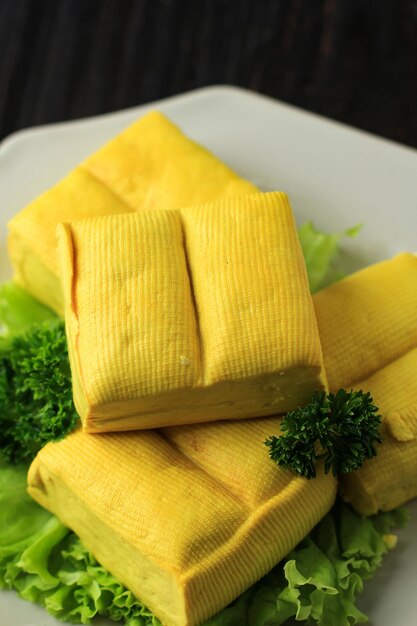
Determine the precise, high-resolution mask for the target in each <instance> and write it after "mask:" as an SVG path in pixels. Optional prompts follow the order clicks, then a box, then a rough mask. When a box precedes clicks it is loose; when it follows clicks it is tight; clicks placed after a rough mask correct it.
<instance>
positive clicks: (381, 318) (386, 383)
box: [313, 253, 417, 515]
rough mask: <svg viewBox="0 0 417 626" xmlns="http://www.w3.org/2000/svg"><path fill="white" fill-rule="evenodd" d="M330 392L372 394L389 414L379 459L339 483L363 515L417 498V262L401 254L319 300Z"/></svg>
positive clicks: (384, 413) (316, 301) (384, 418)
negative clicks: (340, 389)
mask: <svg viewBox="0 0 417 626" xmlns="http://www.w3.org/2000/svg"><path fill="white" fill-rule="evenodd" d="M313 301H314V306H315V311H316V316H317V321H318V325H319V331H320V339H321V342H322V347H323V357H324V363H325V367H326V373H327V377H328V381H329V387H330V390H331V391H336V390H337V389H339V388H340V387H344V388H347V389H351V388H352V389H357V390H359V389H362V390H363V391H370V392H371V395H372V398H373V400H374V404H375V405H376V406H377V407H378V408H379V412H380V414H381V416H382V429H381V434H382V438H383V442H382V444H378V445H377V456H376V457H374V458H372V459H370V460H368V461H366V462H365V463H364V465H363V467H362V468H361V469H360V470H357V471H356V472H352V473H351V474H346V475H344V476H343V475H342V476H341V478H340V491H341V495H342V496H343V497H344V499H345V500H347V501H348V502H350V503H351V504H352V505H353V506H354V507H355V509H356V510H357V511H359V512H360V513H362V514H363V515H373V514H375V513H377V511H379V510H383V511H388V510H391V509H394V508H396V507H398V506H400V505H402V504H404V503H405V502H407V501H408V500H411V499H412V498H414V497H417V376H416V372H417V258H416V256H415V255H413V254H407V253H404V254H400V255H398V256H396V257H394V258H393V259H391V260H388V261H384V262H382V263H377V264H375V265H372V266H370V267H369V268H366V269H364V270H361V271H360V272H357V273H356V274H353V275H352V276H350V277H348V278H346V279H344V280H342V281H340V282H338V283H335V284H334V285H332V286H330V287H328V288H327V289H324V290H323V291H321V292H318V293H317V294H315V295H314V296H313Z"/></svg>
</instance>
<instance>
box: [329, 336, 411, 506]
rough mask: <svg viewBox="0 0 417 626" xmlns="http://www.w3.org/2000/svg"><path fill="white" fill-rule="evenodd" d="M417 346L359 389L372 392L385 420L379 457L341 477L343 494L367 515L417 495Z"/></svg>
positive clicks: (358, 386) (397, 504)
mask: <svg viewBox="0 0 417 626" xmlns="http://www.w3.org/2000/svg"><path fill="white" fill-rule="evenodd" d="M416 372H417V348H415V349H414V350H411V351H410V352H407V353H406V354H405V355H404V356H402V357H400V358H399V359H397V360H395V361H393V362H392V363H390V364H389V365H387V366H386V367H384V368H382V369H381V370H379V371H377V372H376V373H375V374H373V375H372V376H370V377H369V378H367V379H366V380H364V381H361V382H360V383H357V384H356V385H355V386H354V388H356V389H368V390H370V391H371V394H372V397H373V399H374V402H375V404H376V405H377V406H378V408H379V409H380V413H381V415H382V416H383V425H382V437H383V443H382V444H380V445H378V447H377V450H378V454H377V456H376V457H374V458H373V459H372V460H370V461H366V462H365V464H364V466H363V467H362V468H361V469H360V470H359V471H356V472H352V473H351V474H346V475H345V476H342V477H341V479H340V492H341V495H342V496H343V498H344V499H345V500H347V501H348V502H350V503H351V504H352V506H354V507H355V509H356V510H357V511H359V512H360V513H362V514H363V515H373V514H375V513H377V512H378V511H379V510H382V511H390V510H391V509H394V508H396V507H398V506H401V505H402V504H404V503H405V502H407V501H408V500H411V499H412V498H415V497H417V376H416Z"/></svg>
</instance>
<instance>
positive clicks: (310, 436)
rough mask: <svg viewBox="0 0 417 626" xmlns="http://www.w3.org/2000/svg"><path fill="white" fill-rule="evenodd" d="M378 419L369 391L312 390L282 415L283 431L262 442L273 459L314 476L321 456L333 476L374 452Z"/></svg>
mask: <svg viewBox="0 0 417 626" xmlns="http://www.w3.org/2000/svg"><path fill="white" fill-rule="evenodd" d="M380 425H381V416H380V415H378V408H377V407H376V406H374V404H373V400H372V398H371V395H370V393H369V392H367V393H364V392H363V391H350V392H348V391H346V390H345V389H339V391H338V392H337V393H336V394H333V393H329V394H328V395H326V393H325V392H324V391H323V392H315V393H314V394H313V396H312V399H311V402H310V404H308V405H307V406H305V407H300V408H298V409H296V410H295V411H291V412H290V413H288V414H287V415H286V416H285V417H284V419H283V420H282V423H281V431H282V433H283V434H282V435H281V436H279V437H276V436H275V435H272V436H271V437H269V438H268V439H267V440H266V441H265V445H266V446H268V447H269V456H270V457H271V459H272V460H273V461H275V462H276V463H277V464H278V465H282V466H284V467H287V468H289V469H292V470H293V471H294V472H296V473H297V474H300V475H301V476H305V477H306V478H314V477H315V476H316V465H317V463H318V462H320V461H324V471H325V472H326V474H327V473H328V472H329V471H330V470H332V472H333V475H334V476H336V475H337V474H344V473H348V472H352V471H354V470H356V469H358V468H359V467H361V466H362V465H363V463H364V461H365V460H366V459H369V458H371V457H373V456H375V455H376V449H375V445H374V444H375V443H376V442H381V437H380V434H379V427H380Z"/></svg>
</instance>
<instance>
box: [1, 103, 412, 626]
mask: <svg viewBox="0 0 417 626" xmlns="http://www.w3.org/2000/svg"><path fill="white" fill-rule="evenodd" d="M9 241H10V256H11V259H12V262H13V264H14V268H15V279H16V280H17V281H18V282H19V283H20V284H22V285H23V286H24V287H25V288H26V289H28V291H30V292H31V293H33V294H34V295H35V296H36V297H38V298H39V299H40V300H42V301H43V302H45V303H46V304H49V306H51V307H52V308H54V309H55V310H56V311H58V312H60V313H61V314H64V315H65V321H66V328H67V336H68V346H69V353H70V361H71V368H72V375H73V388H74V400H75V403H76V407H77V410H78V412H79V414H80V416H81V420H82V426H83V427H82V429H81V428H80V429H79V430H78V431H77V432H75V433H73V434H71V435H70V436H69V437H67V438H66V439H65V440H64V441H61V442H59V443H55V444H48V445H47V446H46V447H45V448H44V449H43V450H42V451H41V452H40V453H39V454H38V456H37V458H36V459H35V461H34V462H33V464H32V467H31V469H30V472H29V492H30V493H31V495H32V496H33V497H34V498H35V499H36V500H37V501H38V502H40V503H41V504H42V505H43V506H45V507H46V508H48V509H49V510H51V511H52V512H54V513H55V514H57V515H58V517H59V518H60V519H61V520H62V521H63V523H64V524H66V525H68V526H69V527H71V528H72V529H73V530H74V531H75V532H76V533H77V534H78V535H79V536H80V537H81V539H82V541H83V542H84V543H85V545H86V546H87V547H88V548H89V549H90V550H91V552H92V553H93V554H94V555H95V556H96V558H97V559H98V560H99V561H100V562H101V563H102V564H103V565H104V566H105V567H107V568H108V569H109V570H110V571H111V572H112V573H113V574H114V575H116V576H117V577H118V578H119V579H120V580H121V581H122V582H124V583H125V585H126V586H127V587H129V588H130V589H131V590H132V591H133V592H134V593H135V594H136V595H137V596H138V597H139V598H140V599H141V600H142V601H143V602H144V603H145V604H147V605H148V607H149V608H150V609H151V610H152V611H153V612H154V613H155V615H156V616H157V617H158V618H159V619H160V620H161V621H162V623H163V624H167V625H168V626H171V625H172V626H193V625H198V624H200V623H202V622H203V621H204V620H205V619H207V618H208V617H210V616H211V615H213V614H214V613H215V612H217V611H218V610H220V609H221V608H223V607H224V606H225V605H226V604H227V603H228V602H230V601H231V600H233V599H234V598H236V597H237V596H238V595H239V594H240V593H241V592H242V591H244V590H245V589H246V588H247V587H248V586H250V585H251V584H253V583H254V582H255V581H256V580H258V579H259V578H260V577H261V576H262V575H264V574H265V573H266V572H267V571H268V570H269V569H271V568H272V567H273V566H274V565H275V564H276V563H277V562H278V561H279V560H280V559H281V558H283V557H284V556H285V555H286V554H287V553H288V552H289V551H290V550H291V548H292V547H294V546H295V545H296V544H297V543H298V542H299V541H300V540H301V539H302V538H303V537H304V536H305V535H306V534H307V533H308V532H309V531H310V530H311V528H312V527H313V526H314V525H315V524H316V523H317V522H318V521H319V520H320V518H321V517H323V515H324V514H325V513H326V512H327V511H328V510H329V509H330V507H331V506H332V504H333V502H334V498H335V495H336V489H337V483H336V480H335V479H334V478H333V477H332V476H330V475H325V474H324V473H323V472H322V471H319V472H318V476H317V478H316V479H314V480H312V481H307V480H306V479H303V478H300V477H298V476H296V475H295V474H293V473H291V472H290V471H288V470H285V469H282V468H278V467H276V466H274V465H273V464H272V463H271V461H270V460H269V458H268V454H267V451H266V448H265V446H264V445H263V442H264V440H265V439H266V438H267V437H268V436H269V435H270V434H272V433H274V432H277V429H278V430H279V423H280V417H277V415H282V414H283V413H285V412H287V411H289V410H291V409H294V408H296V407H297V406H299V405H303V404H306V403H307V402H308V399H309V397H310V396H311V393H312V392H313V391H314V390H323V389H327V388H328V385H327V377H328V380H329V386H330V388H331V389H332V390H333V389H336V388H338V386H344V387H351V386H354V387H356V386H357V384H359V383H360V384H365V383H366V385H368V386H367V387H366V389H365V390H367V389H368V388H369V389H370V390H371V392H372V393H374V394H375V396H376V397H375V401H376V402H377V401H378V394H379V397H380V398H381V402H382V406H381V410H383V412H384V417H385V414H386V415H387V420H385V422H384V428H386V429H387V432H389V433H390V436H392V438H393V444H392V446H391V448H390V453H389V455H388V456H386V455H385V456H384V455H382V454H381V456H380V458H381V462H382V463H383V467H384V472H385V474H387V473H389V472H390V467H391V465H390V464H392V463H393V462H395V459H397V457H399V456H400V455H403V451H404V447H403V449H401V450H400V449H399V448H398V445H397V444H398V441H399V439H398V437H400V438H401V437H403V439H404V437H406V440H404V442H405V443H406V446H408V447H406V450H407V451H409V450H410V452H407V453H406V456H407V455H408V456H407V459H408V458H410V459H411V460H410V461H408V460H407V462H406V466H407V472H408V473H407V479H406V480H407V487H406V488H405V489H404V490H403V492H402V495H401V496H396V497H395V498H392V499H391V500H390V499H389V498H388V499H387V498H385V499H384V498H381V499H378V497H376V496H375V492H377V493H378V494H380V491H381V489H380V486H379V485H380V482H381V479H380V477H378V479H379V483H378V482H377V483H376V487H375V488H374V487H373V485H374V480H376V481H377V480H378V479H376V478H375V477H374V472H373V463H375V462H374V461H371V462H369V464H368V465H367V466H366V467H364V468H363V470H361V472H360V473H357V476H358V477H357V478H353V479H346V481H344V483H343V494H344V495H345V497H346V498H347V499H349V500H350V501H351V502H352V503H353V505H354V506H356V507H357V508H358V509H359V510H361V511H363V512H365V513H367V512H368V511H371V512H374V509H376V510H377V509H378V508H389V507H390V506H396V505H397V504H398V503H399V501H404V499H405V498H406V497H411V496H412V495H416V494H415V490H414V487H409V484H412V485H415V483H416V482H417V479H416V478H417V467H416V464H415V463H414V461H413V458H414V456H415V454H414V450H415V448H413V447H412V446H413V445H414V443H412V444H411V443H410V441H412V442H414V435H415V434H416V431H415V423H416V422H417V419H416V416H415V415H414V413H413V410H414V409H413V406H414V408H415V406H416V403H417V393H416V389H415V385H414V386H413V385H411V391H410V394H409V397H407V400H406V402H405V403H403V404H401V402H400V400H401V401H402V399H403V398H401V397H400V395H401V394H400V387H401V379H402V375H403V371H406V372H410V380H411V379H412V375H411V365H409V361H408V357H409V354H411V359H412V358H413V354H414V353H413V349H414V348H417V343H416V341H415V335H414V330H410V327H411V326H412V323H411V320H412V317H413V315H415V313H416V303H417V291H416V289H415V288H414V283H413V280H414V278H415V272H416V271H417V268H416V264H417V260H416V259H414V257H412V256H411V255H404V257H399V259H396V260H394V261H392V262H389V263H388V265H387V266H385V265H384V264H381V265H378V266H376V269H375V268H374V269H372V268H371V269H370V270H366V271H365V274H358V275H357V276H354V277H352V278H351V279H347V281H342V282H341V283H339V284H338V285H336V286H334V287H330V288H328V289H327V290H325V291H323V292H322V293H320V294H318V295H317V296H316V297H315V299H314V303H313V301H312V299H311V296H310V294H309V290H308V282H307V276H306V271H305V266H304V261H303V258H302V252H301V248H300V244H299V242H298V237H297V232H296V227H295V223H294V219H293V215H292V211H291V208H290V205H289V202H288V199H287V197H286V196H285V194H283V193H280V192H271V193H261V192H258V191H257V190H256V189H255V187H254V186H253V185H251V184H250V183H248V182H247V181H244V180H242V179H241V178H240V177H239V176H238V175H237V174H235V173H234V172H232V171H231V170H230V169H229V168H228V167H226V166H225V165H223V164H222V163H221V162H219V161H218V160H217V159H216V158H215V157H214V156H213V155H211V154H210V153H208V152H207V151H206V150H205V149H203V148H201V147H200V146H198V145H197V144H195V143H194V142H192V141H190V140H189V139H187V138H186V137H185V136H184V135H183V134H182V133H181V132H180V131H179V130H178V129H177V128H176V127H175V126H174V125H173V124H171V123H170V122H169V121H168V120H167V119H166V118H164V116H162V115H161V114H159V113H156V112H155V113H151V114H148V115H147V116H145V117H144V118H142V119H141V120H139V121H138V122H137V123H136V124H134V125H133V126H132V127H130V128H129V129H127V130H126V131H125V132H124V133H122V134H121V135H120V136H119V137H117V138H116V139H115V140H113V141H112V142H110V143H109V144H108V145H107V146H105V147H104V148H103V149H101V150H100V151H99V152H97V153H96V154H95V155H93V156H92V157H90V158H89V159H87V160H86V161H85V162H84V163H83V164H81V165H80V166H79V167H78V168H76V170H74V171H73V172H72V173H71V174H69V176H68V177H67V178H66V179H64V180H63V181H61V182H60V183H59V184H58V185H57V186H56V187H55V188H53V189H52V190H50V191H48V192H46V193H45V194H44V195H43V196H41V197H40V198H38V199H37V200H35V201H34V202H33V203H32V204H31V205H29V206H28V207H27V208H26V209H24V210H23V211H22V212H21V213H20V214H18V215H17V216H16V217H15V218H14V219H13V220H12V222H11V224H10V240H9ZM366 272H368V273H366ZM375 275H376V277H377V279H378V284H379V283H381V285H384V284H389V285H391V284H392V286H394V285H395V284H396V285H397V291H399V292H401V294H403V296H404V297H403V300H401V313H399V312H398V310H397V309H396V308H395V307H389V306H388V304H389V300H390V298H391V295H390V293H389V287H388V288H387V287H383V286H382V287H381V288H380V290H379V292H378V293H379V296H378V297H379V299H377V301H375V299H374V298H375V296H374V294H373V292H372V297H369V298H368V297H367V290H368V288H370V289H371V290H372V285H374V282H375ZM384 281H385V282H384ZM386 281H388V283H386ZM390 281H391V282H390ZM404 281H406V284H405V286H404ZM407 281H408V282H407ZM415 284H416V285H417V281H415ZM398 285H403V287H404V288H403V289H402V288H401V286H398ZM409 289H411V291H412V293H413V294H414V295H412V296H409ZM381 311H383V312H384V314H383V315H380V313H381ZM363 312H365V316H366V320H367V324H365V323H364V320H363ZM343 315H344V317H343ZM339 320H340V323H339ZM340 324H342V328H343V332H341V326H340ZM347 329H348V330H347ZM319 331H320V336H319ZM386 331H387V332H388V331H389V332H390V333H391V334H390V340H389V342H387V345H386V347H385V351H381V352H378V350H374V349H373V346H374V344H375V345H376V344H377V343H378V341H379V339H378V338H379V337H380V334H381V333H382V334H384V333H385V332H386ZM358 337H360V338H361V339H360V341H357V338H358ZM320 340H321V341H320ZM398 341H400V347H398ZM401 342H402V343H401ZM355 346H356V347H355ZM349 350H350V352H348V351H349ZM355 350H356V352H355ZM397 353H398V354H397ZM347 354H348V357H347V356H346V355H347ZM364 355H365V356H364ZM402 357H407V358H406V359H405V361H404V362H403V361H401V358H402ZM398 360H400V361H401V364H400V365H401V367H402V369H401V370H400V369H399V367H400V366H398V367H397V361H398ZM361 365H363V367H362V369H360V366H361ZM389 367H391V370H388V373H386V368H389ZM392 370H393V371H394V373H395V376H396V380H397V381H398V394H397V395H396V396H394V399H393V400H392V402H391V404H389V401H388V400H387V404H384V402H385V400H384V398H385V397H388V394H386V395H385V396H384V395H383V393H384V389H385V388H384V380H385V382H386V380H387V377H389V380H390V381H391V374H390V372H391V371H392ZM381 372H382V374H381ZM326 374H327V377H326ZM378 375H380V378H381V376H382V378H381V380H382V382H378V384H377V383H376V382H374V379H375V377H377V378H378ZM384 376H385V378H384ZM395 376H394V377H395ZM379 380H380V379H378V381H379ZM378 385H379V386H378ZM373 388H375V391H374V389H373ZM380 389H381V392H379V390H380ZM390 397H391V396H390ZM413 399H414V400H413ZM413 402H414V405H413ZM403 405H404V406H403ZM405 405H406V406H405ZM410 415H411V416H412V417H410ZM271 416H272V417H271ZM393 416H394V417H393ZM254 418H256V419H254ZM413 420H414V421H413ZM385 424H386V426H385ZM413 424H414V427H413ZM404 425H405V426H404ZM128 431H129V432H128ZM92 433H94V434H92ZM393 433H394V434H393ZM395 433H396V434H395ZM398 433H400V435H398ZM404 433H406V434H404ZM410 433H411V434H410ZM396 437H397V439H396ZM400 447H401V446H400ZM381 448H382V449H383V450H384V451H385V449H387V450H388V445H387V444H386V443H384V444H383V446H382V447H381ZM378 459H379V457H378ZM393 459H394V461H393ZM369 476H370V478H369ZM400 482H401V478H400V477H399V478H398V479H396V486H398V485H399V484H400ZM369 485H371V486H369ZM386 491H387V492H389V491H391V492H392V489H389V488H388V489H386ZM396 493H397V494H398V493H401V488H398V489H396Z"/></svg>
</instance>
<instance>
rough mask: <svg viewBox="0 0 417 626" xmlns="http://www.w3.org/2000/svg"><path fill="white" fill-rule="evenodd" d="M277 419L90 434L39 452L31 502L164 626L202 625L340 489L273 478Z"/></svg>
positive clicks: (324, 481)
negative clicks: (269, 445) (271, 450)
mask: <svg viewBox="0 0 417 626" xmlns="http://www.w3.org/2000/svg"><path fill="white" fill-rule="evenodd" d="M279 424H280V419H279V418H276V417H274V418H261V419H256V420H245V421H240V422H231V421H229V422H221V423H212V424H199V425H193V426H182V427H181V426H180V427H176V428H166V429H161V430H158V431H138V432H132V433H111V434H110V433H108V434H102V435H88V434H86V433H84V432H83V431H81V430H79V431H77V432H75V433H73V434H71V435H69V436H68V437H67V438H66V439H64V440H63V441H60V442H58V443H53V444H48V445H47V446H46V447H45V448H43V449H42V450H41V451H40V452H39V454H38V456H37V457H36V459H35V460H34V462H33V463H32V466H31V468H30V471H29V477H28V482H29V493H30V495H31V496H32V497H33V498H34V499H35V500H37V501H38V502H39V503H40V504H41V505H42V506H44V507H45V508H47V509H49V510H50V511H52V512H53V513H54V514H56V515H57V516H58V517H59V518H60V520H61V521H62V522H63V523H64V524H65V525H67V526H69V527H70V528H71V529H73V530H74V531H75V532H76V533H77V534H78V536H79V537H80V538H81V540H82V542H83V543H84V544H85V545H86V547H87V548H88V549H89V550H90V551H91V552H92V553H93V554H94V556H95V557H96V558H97V559H98V561H99V562H100V563H101V564H102V565H103V566H104V567H106V568H107V569H108V570H109V571H110V572H112V573H113V575H114V576H116V577H117V578H118V579H119V580H121V581H122V582H123V583H124V584H125V585H126V586H127V587H128V588H129V589H131V591H132V592H133V593H134V594H135V595H136V596H137V597H139V598H140V599H141V600H142V601H143V602H144V603H145V604H146V605H147V606H148V608H149V609H150V610H151V611H152V612H153V613H154V614H155V615H156V616H157V617H158V618H159V619H160V621H161V622H162V623H163V624H164V625H166V626H197V625H199V624H201V623H203V622H204V621H205V620H206V619H208V618H209V617H210V616H211V615H214V614H215V613H216V612H218V611H219V610H220V609H222V608H223V607H225V606H226V605H227V604H228V603H229V602H231V601H232V600H233V599H234V598H236V597H237V596H238V595H239V594H241V593H242V592H243V591H244V590H245V589H246V588H248V587H249V586H250V585H252V584H253V583H254V582H255V581H256V580H258V579H259V578H261V577H262V576H263V575H264V574H266V573H267V572H268V571H269V570H270V569H271V568H272V567H273V566H274V565H275V564H277V563H278V562H279V561H280V560H281V559H282V558H283V557H284V556H286V555H287V554H288V552H289V551H290V550H291V549H292V548H293V547H294V546H295V545H296V544H297V543H298V542H299V541H300V540H301V539H302V538H303V537H304V536H305V535H306V534H308V532H309V531H310V530H311V528H313V526H314V525H315V524H316V523H317V522H318V521H319V520H320V519H321V518H322V517H323V516H324V515H325V514H326V512H327V511H328V510H329V509H330V508H331V506H332V505H333V502H334V499H335V494H336V481H335V479H334V478H333V477H332V476H331V475H329V474H327V475H324V474H323V473H322V472H321V471H319V473H318V477H317V478H316V479H315V480H312V481H308V480H306V479H304V478H301V477H299V476H296V475H295V474H293V473H292V472H290V471H287V470H284V469H282V468H279V467H277V466H276V465H275V464H274V463H272V461H271V460H270V459H269V456H268V452H267V449H266V447H265V445H264V443H263V442H264V440H265V438H266V437H267V436H269V435H270V434H273V433H275V434H276V433H277V432H279Z"/></svg>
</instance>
